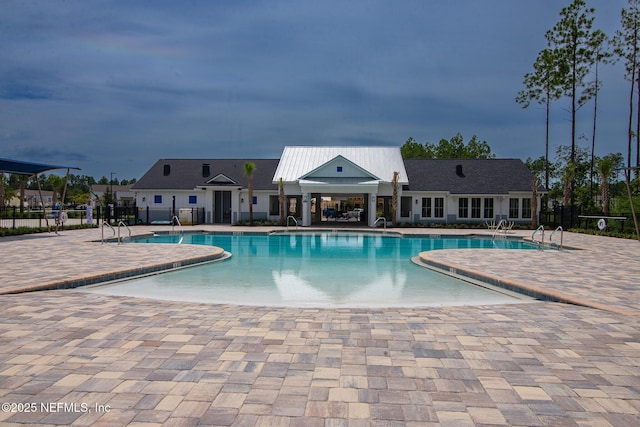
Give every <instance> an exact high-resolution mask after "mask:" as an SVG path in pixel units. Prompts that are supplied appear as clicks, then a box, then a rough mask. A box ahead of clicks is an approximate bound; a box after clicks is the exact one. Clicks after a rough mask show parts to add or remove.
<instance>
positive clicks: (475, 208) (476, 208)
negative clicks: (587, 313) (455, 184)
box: [471, 197, 482, 218]
mask: <svg viewBox="0 0 640 427" xmlns="http://www.w3.org/2000/svg"><path fill="white" fill-rule="evenodd" d="M480 200H482V199H480V197H474V198H472V199H471V218H480Z"/></svg>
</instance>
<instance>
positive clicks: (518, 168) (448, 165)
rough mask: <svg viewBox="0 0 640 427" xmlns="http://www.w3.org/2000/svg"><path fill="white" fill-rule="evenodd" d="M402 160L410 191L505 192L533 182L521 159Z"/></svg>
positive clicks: (521, 189) (528, 186) (520, 189)
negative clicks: (459, 170) (459, 169)
mask: <svg viewBox="0 0 640 427" xmlns="http://www.w3.org/2000/svg"><path fill="white" fill-rule="evenodd" d="M404 163H405V167H406V169H407V174H408V175H409V191H446V192H449V193H450V194H508V193H509V192H516V191H517V192H530V191H531V183H532V182H533V174H532V173H531V172H530V171H529V169H528V168H527V166H526V165H525V164H524V163H523V162H522V160H520V159H405V160H404ZM458 165H459V166H460V167H461V174H458V169H457V168H458ZM539 190H540V191H544V189H543V187H540V188H539Z"/></svg>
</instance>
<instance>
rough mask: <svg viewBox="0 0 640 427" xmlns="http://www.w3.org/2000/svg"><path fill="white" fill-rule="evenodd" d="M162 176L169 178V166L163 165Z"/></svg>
mask: <svg viewBox="0 0 640 427" xmlns="http://www.w3.org/2000/svg"><path fill="white" fill-rule="evenodd" d="M162 172H163V174H164V176H169V175H171V165H164V168H163V170H162Z"/></svg>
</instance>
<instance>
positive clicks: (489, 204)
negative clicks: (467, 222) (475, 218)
mask: <svg viewBox="0 0 640 427" xmlns="http://www.w3.org/2000/svg"><path fill="white" fill-rule="evenodd" d="M484 217H485V218H493V199H490V198H486V199H484Z"/></svg>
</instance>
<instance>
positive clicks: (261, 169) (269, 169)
mask: <svg viewBox="0 0 640 427" xmlns="http://www.w3.org/2000/svg"><path fill="white" fill-rule="evenodd" d="M246 162H252V163H254V164H255V165H256V170H255V172H254V173H253V189H254V190H273V189H274V188H277V186H276V185H274V184H273V183H272V182H271V177H272V176H273V172H274V171H275V169H276V166H277V165H278V160H277V159H160V160H158V161H157V162H156V163H155V164H154V165H153V166H152V167H151V168H150V169H149V170H148V171H147V173H145V174H144V175H143V176H142V178H140V180H138V181H137V182H136V183H135V184H134V185H133V190H166V189H176V190H193V189H195V188H196V187H204V186H219V185H231V186H236V187H243V188H246V187H247V177H246V176H245V175H244V168H243V165H244V164H245V163H246ZM165 165H167V166H168V168H169V170H168V172H169V174H168V175H165ZM203 165H209V174H208V175H207V176H202V175H203ZM221 176H224V177H226V178H228V179H229V180H231V182H230V181H228V180H225V181H226V182H216V181H215V180H213V179H214V178H217V177H221ZM212 180H213V181H212ZM233 181H234V182H235V183H232V182H233Z"/></svg>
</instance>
